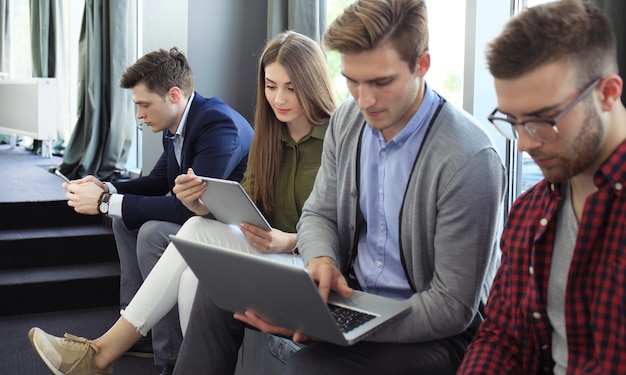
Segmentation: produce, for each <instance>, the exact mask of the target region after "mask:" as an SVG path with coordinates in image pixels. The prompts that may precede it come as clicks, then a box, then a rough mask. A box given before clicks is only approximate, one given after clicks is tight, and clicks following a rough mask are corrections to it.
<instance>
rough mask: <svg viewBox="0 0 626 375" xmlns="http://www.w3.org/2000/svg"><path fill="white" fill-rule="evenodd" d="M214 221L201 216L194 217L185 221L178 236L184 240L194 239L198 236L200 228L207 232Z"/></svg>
mask: <svg viewBox="0 0 626 375" xmlns="http://www.w3.org/2000/svg"><path fill="white" fill-rule="evenodd" d="M212 221H213V220H209V219H205V218H203V217H201V216H192V217H190V218H189V219H188V220H187V221H185V223H184V224H183V226H182V227H180V230H179V231H178V233H176V235H177V236H180V237H184V238H194V235H196V234H198V232H199V230H200V227H202V230H203V231H206V230H207V228H208V227H209V226H210V225H211V222H212ZM203 226H206V227H203Z"/></svg>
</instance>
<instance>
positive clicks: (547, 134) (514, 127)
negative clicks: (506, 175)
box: [487, 77, 602, 143]
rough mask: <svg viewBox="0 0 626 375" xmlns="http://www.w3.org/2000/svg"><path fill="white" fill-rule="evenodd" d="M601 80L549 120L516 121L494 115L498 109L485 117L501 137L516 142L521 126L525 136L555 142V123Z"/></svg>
mask: <svg viewBox="0 0 626 375" xmlns="http://www.w3.org/2000/svg"><path fill="white" fill-rule="evenodd" d="M600 80H602V77H598V78H596V79H594V80H593V81H592V82H591V83H590V84H589V85H587V87H585V89H584V90H583V91H582V92H581V93H580V95H578V97H577V98H576V99H574V100H573V101H572V102H571V103H570V104H569V105H568V106H567V107H565V108H564V109H563V110H562V111H561V112H560V113H559V114H557V115H556V116H554V117H552V118H550V119H544V118H529V119H527V120H524V121H517V119H515V118H514V117H513V116H511V115H508V114H506V113H500V114H499V115H496V113H497V112H498V108H496V109H494V110H493V112H491V114H490V115H489V116H488V117H487V119H489V121H490V122H491V123H492V124H493V125H494V126H495V127H496V129H498V131H499V132H500V133H502V135H504V136H505V137H506V138H508V139H511V140H516V139H518V138H519V130H518V126H523V127H524V130H525V131H526V134H528V135H530V136H531V137H533V138H535V139H536V140H539V141H541V142H544V143H550V142H554V141H556V139H557V138H558V137H559V129H558V128H557V127H556V123H557V122H559V120H560V119H562V118H563V117H564V116H565V115H566V114H567V112H569V111H570V110H571V109H572V108H574V107H575V106H576V104H578V103H579V102H580V101H582V100H583V99H584V98H585V97H586V96H587V95H589V94H590V93H591V91H593V89H594V88H595V87H596V85H597V84H598V82H600Z"/></svg>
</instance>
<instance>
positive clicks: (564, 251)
mask: <svg viewBox="0 0 626 375" xmlns="http://www.w3.org/2000/svg"><path fill="white" fill-rule="evenodd" d="M563 192H564V194H565V196H564V199H563V201H562V203H561V206H560V207H559V211H558V212H557V220H556V223H557V224H556V237H555V239H554V252H553V254H552V265H551V267H550V279H549V282H548V318H550V324H552V358H553V359H554V362H555V365H554V374H555V375H565V373H566V372H567V332H566V329H565V292H566V290H567V277H568V274H569V267H570V264H571V262H572V255H573V254H574V247H575V246H576V237H577V235H578V220H577V219H576V215H575V214H574V208H573V206H572V194H571V191H570V184H569V181H568V182H566V183H564V184H563Z"/></svg>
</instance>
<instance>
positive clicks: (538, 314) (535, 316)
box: [533, 312, 541, 319]
mask: <svg viewBox="0 0 626 375" xmlns="http://www.w3.org/2000/svg"><path fill="white" fill-rule="evenodd" d="M533 318H535V319H541V314H540V313H538V312H534V313H533Z"/></svg>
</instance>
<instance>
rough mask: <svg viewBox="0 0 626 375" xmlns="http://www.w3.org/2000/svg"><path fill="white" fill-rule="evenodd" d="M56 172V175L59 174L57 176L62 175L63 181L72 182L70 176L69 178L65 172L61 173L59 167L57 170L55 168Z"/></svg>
mask: <svg viewBox="0 0 626 375" xmlns="http://www.w3.org/2000/svg"><path fill="white" fill-rule="evenodd" d="M54 174H55V175H57V176H59V177H61V178H62V179H63V181H65V182H67V183H70V182H71V181H70V179H69V178H67V177H66V176H65V175H64V174H63V173H61V172H60V171H59V170H58V169H55V170H54Z"/></svg>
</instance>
